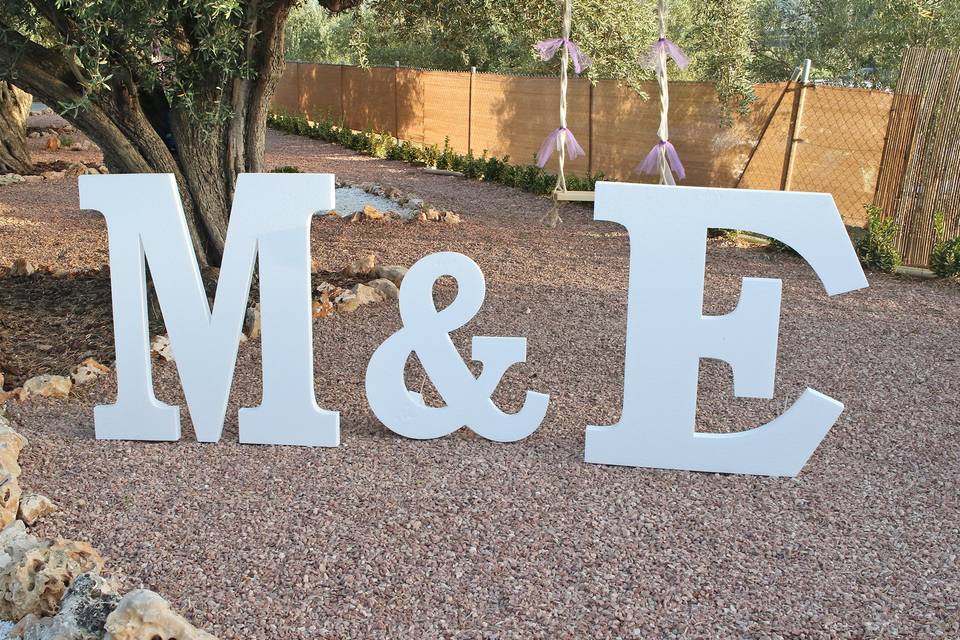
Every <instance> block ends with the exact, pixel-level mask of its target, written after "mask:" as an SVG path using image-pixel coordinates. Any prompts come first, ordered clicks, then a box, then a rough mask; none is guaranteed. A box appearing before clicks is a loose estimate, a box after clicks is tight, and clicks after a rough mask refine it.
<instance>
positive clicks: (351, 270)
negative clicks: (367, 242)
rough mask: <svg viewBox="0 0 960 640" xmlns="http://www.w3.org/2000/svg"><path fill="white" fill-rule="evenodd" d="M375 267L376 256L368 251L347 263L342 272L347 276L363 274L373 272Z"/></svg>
mask: <svg viewBox="0 0 960 640" xmlns="http://www.w3.org/2000/svg"><path fill="white" fill-rule="evenodd" d="M376 268H377V256H375V255H373V254H372V253H370V254H367V255H365V256H363V257H362V258H359V259H357V260H354V261H353V262H351V263H350V264H348V265H347V268H346V269H344V273H346V274H347V275H348V276H365V275H369V274H371V273H373V271H374V269H376Z"/></svg>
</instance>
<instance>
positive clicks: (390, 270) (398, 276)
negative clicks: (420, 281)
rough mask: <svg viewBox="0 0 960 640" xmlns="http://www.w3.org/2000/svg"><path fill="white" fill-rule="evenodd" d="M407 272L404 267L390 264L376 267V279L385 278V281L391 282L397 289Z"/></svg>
mask: <svg viewBox="0 0 960 640" xmlns="http://www.w3.org/2000/svg"><path fill="white" fill-rule="evenodd" d="M407 271H408V269H407V268H406V267H401V266H400V265H398V264H391V265H386V266H383V267H378V268H377V277H378V278H386V279H387V280H389V281H390V282H392V283H393V284H395V285H397V286H398V287H399V286H400V284H401V283H402V282H403V278H404V276H406V275H407Z"/></svg>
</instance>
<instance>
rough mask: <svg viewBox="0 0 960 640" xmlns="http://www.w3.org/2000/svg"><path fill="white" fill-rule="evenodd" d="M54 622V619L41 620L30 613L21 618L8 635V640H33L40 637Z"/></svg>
mask: <svg viewBox="0 0 960 640" xmlns="http://www.w3.org/2000/svg"><path fill="white" fill-rule="evenodd" d="M52 621H53V618H41V617H40V616H35V615H33V614H32V613H28V614H27V615H25V616H23V617H22V618H20V622H18V623H17V624H15V625H13V628H11V629H10V631H9V632H8V634H7V638H9V639H10V640H28V639H30V640H33V639H34V638H37V637H38V636H40V634H42V633H43V632H44V630H45V629H47V628H48V627H49V626H50V623H51V622H52ZM41 637H42V636H41Z"/></svg>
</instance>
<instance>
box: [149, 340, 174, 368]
mask: <svg viewBox="0 0 960 640" xmlns="http://www.w3.org/2000/svg"><path fill="white" fill-rule="evenodd" d="M150 352H151V353H155V354H157V355H158V356H159V357H161V358H163V359H164V360H166V361H167V362H173V361H174V358H173V346H172V345H171V344H170V338H169V337H168V336H153V340H151V341H150Z"/></svg>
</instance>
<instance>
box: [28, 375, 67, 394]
mask: <svg viewBox="0 0 960 640" xmlns="http://www.w3.org/2000/svg"><path fill="white" fill-rule="evenodd" d="M72 388H73V382H72V381H71V380H70V378H68V377H67V376H55V375H51V374H49V373H44V374H42V375H39V376H34V377H32V378H30V379H29V380H27V381H26V382H24V383H23V397H25V398H29V397H32V396H41V397H44V398H66V397H67V396H68V395H70V389H72Z"/></svg>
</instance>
